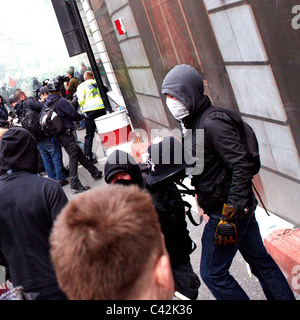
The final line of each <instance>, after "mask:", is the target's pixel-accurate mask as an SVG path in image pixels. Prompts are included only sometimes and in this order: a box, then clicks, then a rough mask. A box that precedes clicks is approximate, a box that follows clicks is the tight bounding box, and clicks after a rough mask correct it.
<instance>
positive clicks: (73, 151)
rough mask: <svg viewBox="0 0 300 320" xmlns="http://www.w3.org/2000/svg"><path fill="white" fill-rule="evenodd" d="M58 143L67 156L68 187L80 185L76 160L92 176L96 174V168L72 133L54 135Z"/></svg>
mask: <svg viewBox="0 0 300 320" xmlns="http://www.w3.org/2000/svg"><path fill="white" fill-rule="evenodd" d="M56 139H57V140H58V141H59V143H60V144H61V145H62V146H63V147H64V148H65V150H66V152H67V154H68V156H69V172H70V187H71V188H79V187H81V186H82V184H81V182H80V180H79V178H78V162H79V163H80V164H82V166H83V167H84V168H85V169H87V170H88V171H89V173H90V174H91V175H92V176H95V175H97V173H98V169H97V168H96V167H95V166H94V165H93V164H92V163H91V161H90V160H89V159H88V158H87V157H86V156H85V155H84V154H83V152H82V151H81V149H80V147H79V146H78V144H77V143H76V141H75V137H74V135H73V133H72V132H71V131H70V132H69V133H68V134H67V133H63V134H60V135H59V136H57V137H56Z"/></svg>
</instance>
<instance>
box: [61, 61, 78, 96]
mask: <svg viewBox="0 0 300 320" xmlns="http://www.w3.org/2000/svg"><path fill="white" fill-rule="evenodd" d="M67 77H68V78H69V81H65V82H64V87H65V89H66V99H67V100H69V101H71V100H72V99H73V95H74V93H75V92H76V90H77V87H78V85H79V82H78V80H77V79H76V78H74V68H73V67H70V68H69V69H68V70H67Z"/></svg>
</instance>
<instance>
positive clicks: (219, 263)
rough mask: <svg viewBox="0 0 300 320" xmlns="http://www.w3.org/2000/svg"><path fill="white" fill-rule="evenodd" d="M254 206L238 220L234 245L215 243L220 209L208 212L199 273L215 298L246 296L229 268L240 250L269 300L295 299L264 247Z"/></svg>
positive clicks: (229, 298)
mask: <svg viewBox="0 0 300 320" xmlns="http://www.w3.org/2000/svg"><path fill="white" fill-rule="evenodd" d="M254 210H255V208H253V210H252V212H249V214H248V215H244V216H243V218H242V219H241V220H239V222H238V225H237V243H236V245H232V246H229V245H227V246H226V247H223V246H219V245H216V244H215V243H214V236H215V231H216V226H217V224H218V222H219V221H220V217H221V213H220V214H219V215H211V216H210V219H209V221H208V222H207V224H206V226H205V229H204V232H203V236H202V257H201V264H200V274H201V277H202V279H203V281H204V282H205V284H206V285H207V287H208V288H209V290H210V291H211V293H212V294H213V295H214V296H215V298H216V299H218V300H249V297H248V296H247V294H246V293H245V291H244V290H243V289H242V288H241V286H240V285H239V284H238V283H237V281H236V280H235V279H234V278H233V277H232V276H231V275H230V273H229V271H228V270H229V268H230V265H231V263H232V260H233V258H234V256H235V254H236V252H237V250H239V251H240V253H241V254H242V256H243V258H244V259H245V261H246V262H247V263H248V264H249V265H250V268H251V271H252V273H253V274H254V275H255V276H256V277H257V278H258V280H259V282H260V284H261V286H262V289H263V291H264V294H265V296H266V298H267V299H268V300H294V299H295V298H294V294H293V292H292V291H291V289H290V287H289V284H288V282H287V280H286V279H285V277H284V275H283V273H282V272H281V270H280V269H279V267H278V266H277V264H276V263H275V261H274V260H273V258H272V257H271V256H270V255H269V254H268V253H267V251H266V249H265V246H264V244H263V241H262V238H261V235H260V232H259V227H258V224H257V221H256V219H255V215H254Z"/></svg>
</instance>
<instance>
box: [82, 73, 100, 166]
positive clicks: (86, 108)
mask: <svg viewBox="0 0 300 320" xmlns="http://www.w3.org/2000/svg"><path fill="white" fill-rule="evenodd" d="M77 98H78V103H79V106H80V109H81V112H83V113H85V114H86V118H85V128H86V136H85V138H84V154H85V155H86V156H87V157H88V158H89V159H90V161H92V162H94V160H95V159H93V154H92V148H93V139H94V135H95V131H96V123H95V119H96V118H99V117H101V116H103V115H105V114H106V111H105V107H104V104H103V100H102V98H101V95H100V91H99V88H98V86H97V83H96V81H95V79H94V74H93V72H92V71H86V72H85V73H84V82H83V83H81V84H80V85H79V86H78V88H77Z"/></svg>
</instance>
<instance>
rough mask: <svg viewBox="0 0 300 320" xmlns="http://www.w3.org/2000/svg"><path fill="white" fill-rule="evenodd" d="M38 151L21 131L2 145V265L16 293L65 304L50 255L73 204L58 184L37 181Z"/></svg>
mask: <svg viewBox="0 0 300 320" xmlns="http://www.w3.org/2000/svg"><path fill="white" fill-rule="evenodd" d="M37 171H38V149H37V146H36V142H35V139H34V138H33V136H32V135H31V134H30V133H29V132H28V131H27V130H26V129H24V128H22V127H12V128H10V129H8V130H7V131H6V132H5V133H4V134H3V136H2V137H1V140H0V199H1V211H0V221H1V223H0V265H3V266H5V267H7V268H8V269H9V272H10V276H11V280H12V284H13V286H14V287H19V286H22V287H23V289H24V292H25V293H34V294H36V295H37V297H36V299H42V300H48V299H49V300H54V299H66V296H65V295H64V294H63V293H62V292H61V290H60V289H59V287H58V284H57V281H56V275H55V271H54V269H53V266H52V263H51V260H50V255H49V250H50V245H49V241H48V238H49V235H50V231H51V229H52V225H53V222H54V220H55V219H56V217H57V215H58V214H59V213H60V211H61V209H62V208H63V207H64V206H65V205H66V204H67V202H68V199H67V197H66V195H65V193H64V191H63V189H62V188H61V186H60V185H59V184H58V183H57V182H55V181H54V180H51V179H47V178H44V177H41V176H39V175H37Z"/></svg>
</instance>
